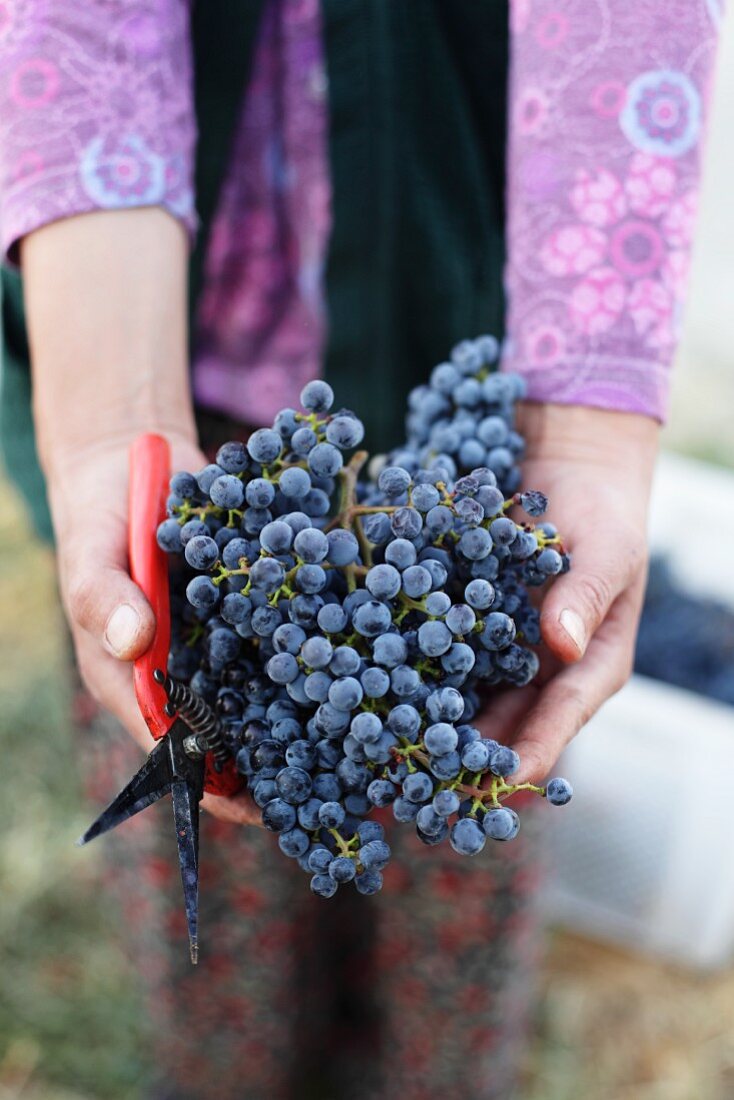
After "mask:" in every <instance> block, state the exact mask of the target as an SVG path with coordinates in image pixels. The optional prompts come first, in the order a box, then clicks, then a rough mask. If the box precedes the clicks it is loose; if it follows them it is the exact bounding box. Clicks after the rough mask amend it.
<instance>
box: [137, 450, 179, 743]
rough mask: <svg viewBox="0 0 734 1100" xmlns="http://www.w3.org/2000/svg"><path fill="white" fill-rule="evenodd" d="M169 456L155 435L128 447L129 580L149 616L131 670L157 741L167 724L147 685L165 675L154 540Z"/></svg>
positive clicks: (167, 619)
mask: <svg viewBox="0 0 734 1100" xmlns="http://www.w3.org/2000/svg"><path fill="white" fill-rule="evenodd" d="M170 476H171V455H170V450H169V447H168V443H167V442H166V440H165V439H163V437H162V436H160V435H141V436H140V437H139V438H138V439H136V440H135V442H134V443H133V444H132V446H131V447H130V498H129V512H128V519H129V526H130V546H129V555H130V576H131V577H132V579H133V580H134V581H135V583H136V584H137V585H138V587H139V588H141V589H142V590H143V592H144V593H145V596H146V599H147V600H148V603H149V604H150V606H151V607H152V608H153V614H154V615H155V622H156V628H155V636H154V638H153V641H152V643H151V645H150V647H149V648H148V649H147V650H146V651H145V653H144V654H143V655H142V657H138V659H137V660H136V662H135V667H134V673H133V675H134V682H135V695H136V697H137V700H138V706H139V707H140V711H141V713H142V715H143V718H144V719H145V721H146V723H147V726H148V729H149V730H150V732H151V733H152V734H153V736H154V737H155V738H156V739H158V738H160V737H163V736H164V734H166V733H168V731H169V729H170V728H171V726H172V724H173V719H172V718H169V717H168V715H166V714H164V712H163V708H164V706H165V705H166V701H167V697H166V693H165V691H164V690H163V688H162V687H161V686H160V684H157V683H156V682H155V680H154V679H153V672H154V671H155V669H157V668H161V669H163V671H164V672H165V671H166V668H167V667H168V650H169V647H170V642H171V612H170V601H169V595H168V561H167V558H166V554H165V551H163V550H161V548H160V547H159V545H158V542H157V540H156V529H157V527H158V524H159V523H160V522H161V520H163V519H165V517H166V498H167V496H168V479H169V478H170Z"/></svg>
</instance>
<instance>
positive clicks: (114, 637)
mask: <svg viewBox="0 0 734 1100" xmlns="http://www.w3.org/2000/svg"><path fill="white" fill-rule="evenodd" d="M139 629H140V616H139V615H138V613H137V611H136V610H135V608H134V607H132V606H131V605H130V604H129V603H121V604H120V606H119V607H116V608H115V610H114V611H113V612H112V614H111V615H110V617H109V619H108V620H107V629H106V630H105V634H104V640H105V644H106V645H107V648H108V649H109V650H110V652H111V653H113V654H114V655H115V657H124V656H125V654H127V653H129V652H130V648H131V647H132V645H133V644H134V642H135V638H136V636H137V633H138V630H139Z"/></svg>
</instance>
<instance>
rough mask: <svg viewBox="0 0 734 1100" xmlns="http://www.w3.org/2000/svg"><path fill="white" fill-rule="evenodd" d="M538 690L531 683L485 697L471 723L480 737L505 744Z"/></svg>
mask: <svg viewBox="0 0 734 1100" xmlns="http://www.w3.org/2000/svg"><path fill="white" fill-rule="evenodd" d="M539 692H540V688H539V687H538V686H537V684H534V683H533V684H528V685H527V687H523V688H514V689H511V690H510V691H504V692H502V694H501V695H497V696H495V697H494V698H492V699H487V701H486V702H485V703H484V706H483V707H482V709H481V711H480V712H479V714H478V715H477V717H476V718H475V720H474V723H473V724H474V725H475V726H476V728H477V729H478V730H479V732H480V733H481V735H482V737H488V738H491V739H492V740H494V741H500V742H502V743H503V744H506V743H507V742H508V741H510V740H512V738H513V736H514V734H515V732H516V731H517V728H518V725H519V723H520V722H522V721H523V719H524V718H525V716H526V715H527V713H528V711H529V710H530V709H531V707H532V706H533V705H534V704H535V702H536V701H537V699H538V695H539Z"/></svg>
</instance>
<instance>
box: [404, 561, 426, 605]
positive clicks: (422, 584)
mask: <svg viewBox="0 0 734 1100" xmlns="http://www.w3.org/2000/svg"><path fill="white" fill-rule="evenodd" d="M432 584H433V578H432V577H431V574H430V573H429V572H428V570H427V569H426V568H425V567H424V566H423V565H410V566H408V568H407V569H406V570H405V572H404V573H403V576H402V586H403V591H404V592H405V595H406V596H409V597H410V599H411V600H419V599H420V598H421V596H425V595H426V593H427V592H430V591H431V586H432Z"/></svg>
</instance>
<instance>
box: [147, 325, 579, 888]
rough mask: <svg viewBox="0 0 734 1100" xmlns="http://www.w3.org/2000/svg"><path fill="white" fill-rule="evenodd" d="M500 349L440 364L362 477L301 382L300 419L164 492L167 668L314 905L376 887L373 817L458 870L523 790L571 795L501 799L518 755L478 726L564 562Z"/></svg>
mask: <svg viewBox="0 0 734 1100" xmlns="http://www.w3.org/2000/svg"><path fill="white" fill-rule="evenodd" d="M497 351H498V348H497V343H496V341H495V340H494V339H493V338H492V337H488V336H486V337H480V338H479V339H478V340H476V341H471V342H470V341H466V342H464V343H462V344H460V345H459V346H458V347H457V348H456V349H454V352H453V354H452V358H451V362H449V363H444V364H441V365H440V366H439V367H436V368H435V370H434V371H433V373H432V375H431V381H430V384H429V385H428V386H424V387H420V388H419V389H418V390H416V391H414V392H413V394H412V395H411V398H410V410H409V414H408V424H407V429H408V430H407V441H406V445H405V446H404V447H403V448H401V449H400V450H399V451H396V452H394V453H393V454H392V455H390V456H389V458H388V459H387V460H383V461H382V462H380V463H377V464H373V467H372V470H371V476H370V477H363V476H362V471H363V469H364V467H365V464H366V460H367V455H366V454H365V453H364V452H361V451H357V452H356V453H352V452H355V449H356V448H358V447H359V445H360V443H361V442H362V439H363V436H364V429H363V426H362V423H361V422H360V420H359V419H358V417H357V416H356V415H355V414H354V413H353V412H351V411H350V410H347V409H341V410H339V411H336V412H332V407H333V402H334V395H333V392H332V390H331V387H330V386H329V385H328V384H327V383H326V382H323V381H314V382H310V383H309V384H308V385H307V386H306V387H305V388H304V390H303V392H302V394H301V404H302V410H301V411H297V410H295V409H284V410H282V411H281V412H280V413H279V414H278V416H277V417H276V419H275V422H274V424H273V426H272V428H261V429H259V430H257V431H255V432H254V433H253V434H252V435H251V436H250V438H249V440H248V441H247V442H246V443H240V442H231V443H226V444H224V446H223V447H221V448H220V450H219V452H218V453H217V456H216V462H215V463H213V464H211V465H208V466H206V467H205V468H204V469H203V470H200V471H198V472H197V473H187V472H180V473H177V474H175V475H174V477H173V478H172V479H171V495H170V497H169V500H168V518H167V519H166V520H165V521H164V522H163V523H162V524H161V525H160V527H159V530H158V541H159V544H160V546H161V547H162V548H163V549H164V550H166V551H167V552H168V553H169V554H170V555H171V558H172V569H171V584H172V593H173V596H172V608H173V627H174V628H173V636H174V641H173V645H172V651H171V654H170V659H169V672H170V673H171V675H173V676H174V677H176V678H180V679H182V680H185V681H186V682H188V683H189V684H190V686H191V688H192V689H193V690H194V691H196V692H197V693H198V694H200V695H201V696H202V697H203V698H204V699H206V700H207V701H208V702H209V703H210V704H211V705H212V706H214V707H215V709H216V711H217V713H218V715H219V716H220V720H221V723H222V727H223V730H224V737H225V740H226V743H227V745H228V747H229V748H230V750H231V753H232V755H233V757H234V758H235V760H236V766H237V769H238V770H239V772H240V774H241V775H242V776H243V778H244V780H245V781H246V783H247V786H248V789H249V791H250V792H251V795H252V797H253V799H254V801H255V802H256V804H257V805H258V806H259V807H260V809H261V811H262V820H263V824H264V825H265V827H266V828H267V829H269V830H271V831H272V832H274V833H277V834H278V843H279V846H280V848H281V851H282V852H283V853H284V854H285V855H286V856H288V857H291V858H293V859H295V860H297V861H298V863H299V865H300V866H301V867H302V868H303V870H304V871H306V872H307V873H308V874H309V875H310V877H311V888H312V890H313V891H314V893H316V894H318V895H320V896H323V897H330V896H332V895H333V894H335V893H336V891H337V889H338V888H339V886H341V885H343V884H346V883H350V882H353V883H354V885H355V887H356V889H357V890H358V891H359V892H360V893H362V894H374V893H376V892H377V891H379V890H380V888H381V886H382V871H383V870H384V868H385V866H386V865H387V863H388V861H389V859H390V848H389V846H388V844H387V843H386V840H385V832H384V827H383V825H382V824H381V823H380V821H378V820H375V819H374V818H373V817H372V816H371V815H372V814H373V812H374V811H375V810H382V811H387V812H391V813H392V815H393V817H394V818H395V820H396V821H398V822H413V823H414V827H415V829H416V832H417V835H418V837H419V839H420V840H421V841H422V842H423V843H425V844H427V845H435V844H440V843H442V842H444V841H446V842H447V843H449V844H450V845H451V847H452V848H453V849H454V850H455V851H456V852H458V853H460V854H462V855H470V856H471V855H476V854H477V853H478V852H480V851H481V850H482V848H483V847H484V845H485V843H486V842H487V840H494V841H498V842H504V841H507V840H511V839H513V838H514V837H515V836H516V835H517V832H518V829H519V827H520V821H519V818H518V815H517V813H516V812H515V811H514V810H513V809H512V808H511V807H509V806H507V805H505V801H506V799H507V798H508V797H509V796H511V795H512V794H514V793H515V792H516V791H518V790H532V791H535V792H537V793H538V794H540V795H543V796H545V798H546V799H547V800H548V801H549V802H550V803H552V804H554V805H563V804H565V803H566V802H568V801H569V799H570V797H571V793H572V792H571V787H570V785H569V784H568V782H567V781H566V780H564V779H552V780H551V781H550V782H549V783H548V784H547V785H546V786H544V787H539V786H535V785H533V784H530V783H521V784H516V783H513V781H512V777H513V775H514V774H515V772H516V771H517V769H518V767H519V763H520V761H519V758H518V755H517V753H516V752H514V751H513V750H512V749H511V748H508V747H507V746H504V745H501V744H498V743H497V742H496V741H494V740H492V739H491V738H488V737H484V736H482V734H481V732H480V730H479V729H477V727H476V726H475V725H473V724H472V721H473V719H474V718H475V717H476V716H477V715H478V714H479V711H480V709H481V707H482V705H483V700H482V696H481V695H480V692H482V693H483V695H484V696H485V699H486V693H487V689H491V688H492V687H496V686H499V685H502V686H505V685H514V686H518V687H521V686H523V685H525V684H528V683H529V682H530V681H531V680H532V679H533V677H534V676H535V675H536V673H537V671H538V663H539V662H538V655H537V653H536V649H535V648H534V647H537V645H538V644H539V643H540V625H539V616H538V611H537V609H536V607H535V606H534V605H533V603H532V602H531V599H530V591H529V590H530V589H531V588H533V587H537V586H539V585H542V584H544V583H545V582H546V581H547V580H549V579H550V578H552V577H553V576H555V575H558V574H560V573H563V572H564V571H565V570H566V569H567V568H568V566H569V559H568V556H567V554H566V553H565V551H564V548H563V544H562V541H561V539H560V536H559V534H558V532H557V531H556V530H555V528H554V527H553V526H552V525H551V524H549V523H545V522H543V523H538V524H534V523H533V522H532V521H533V520H536V519H539V518H540V517H541V516H542V514H543V513H544V511H545V509H546V506H547V500H546V498H545V497H544V496H543V494H542V493H540V492H537V491H527V492H520V491H519V488H520V486H519V474H518V470H517V466H516V461H517V460H518V459H519V458H520V457H521V455H522V447H523V443H522V439H521V437H520V436H519V435H518V434H517V432H516V431H515V428H514V426H513V425H514V404H515V401H516V400H517V399H518V398H519V397H520V396H521V395H522V388H521V382H520V380H519V379H517V378H516V377H515V376H513V375H509V374H499V373H497V371H496V362H497ZM470 384H471V385H470ZM350 453H352V457H351V458H348V455H349V454H350ZM523 514H524V517H525V519H522V518H517V516H518V515H520V516H521V517H522V515H523ZM490 707H491V703H490ZM490 713H491V710H490Z"/></svg>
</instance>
